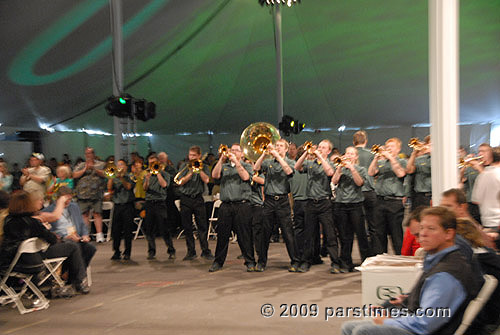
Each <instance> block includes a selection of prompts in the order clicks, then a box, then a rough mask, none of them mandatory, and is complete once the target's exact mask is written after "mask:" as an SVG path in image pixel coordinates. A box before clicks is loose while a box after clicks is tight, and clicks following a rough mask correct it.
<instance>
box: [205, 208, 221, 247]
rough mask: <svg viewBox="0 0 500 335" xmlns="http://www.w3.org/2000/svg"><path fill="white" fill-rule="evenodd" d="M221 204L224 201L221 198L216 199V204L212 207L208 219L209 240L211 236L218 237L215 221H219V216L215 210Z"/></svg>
mask: <svg viewBox="0 0 500 335" xmlns="http://www.w3.org/2000/svg"><path fill="white" fill-rule="evenodd" d="M221 204H222V201H221V200H220V199H217V200H215V201H214V206H213V207H212V215H211V216H210V219H208V234H207V240H210V236H213V237H214V238H217V232H216V231H215V227H214V222H217V219H218V218H217V217H216V216H215V211H216V209H218V208H219V207H220V205H221Z"/></svg>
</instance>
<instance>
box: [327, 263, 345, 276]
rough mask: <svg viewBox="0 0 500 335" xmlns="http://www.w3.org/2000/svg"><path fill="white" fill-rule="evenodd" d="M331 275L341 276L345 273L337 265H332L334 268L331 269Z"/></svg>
mask: <svg viewBox="0 0 500 335" xmlns="http://www.w3.org/2000/svg"><path fill="white" fill-rule="evenodd" d="M330 273H332V274H339V273H343V272H342V270H341V269H340V267H339V266H338V265H337V264H334V265H332V268H331V269H330Z"/></svg>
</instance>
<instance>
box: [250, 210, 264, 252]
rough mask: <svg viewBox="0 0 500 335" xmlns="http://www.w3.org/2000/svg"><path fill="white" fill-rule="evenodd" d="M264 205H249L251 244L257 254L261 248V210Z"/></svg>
mask: <svg viewBox="0 0 500 335" xmlns="http://www.w3.org/2000/svg"><path fill="white" fill-rule="evenodd" d="M263 209H264V205H251V215H252V238H253V245H254V248H255V253H256V254H257V256H259V253H260V250H261V248H262V239H263V237H262V229H263V228H262V223H263V218H262V211H263Z"/></svg>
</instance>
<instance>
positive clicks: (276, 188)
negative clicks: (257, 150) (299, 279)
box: [254, 139, 300, 272]
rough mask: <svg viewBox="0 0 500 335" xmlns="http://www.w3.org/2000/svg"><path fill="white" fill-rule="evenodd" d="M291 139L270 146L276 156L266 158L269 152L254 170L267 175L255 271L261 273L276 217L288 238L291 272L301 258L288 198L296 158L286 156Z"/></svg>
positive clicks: (257, 162) (260, 158)
mask: <svg viewBox="0 0 500 335" xmlns="http://www.w3.org/2000/svg"><path fill="white" fill-rule="evenodd" d="M287 150H288V142H287V141H285V140H284V139H280V140H278V141H277V142H276V144H275V145H274V146H273V145H269V146H268V152H269V154H270V155H272V156H273V158H270V159H265V158H266V152H264V153H262V155H261V156H260V157H259V159H257V161H256V162H255V166H254V168H255V170H256V171H261V172H262V173H263V174H264V176H265V182H264V209H263V219H264V222H263V230H262V246H261V250H259V252H258V255H259V259H258V262H257V266H256V267H255V271H257V272H262V271H264V270H265V269H266V265H267V252H268V250H269V240H270V238H271V233H272V229H273V222H274V218H275V217H276V218H277V219H278V221H279V223H280V226H281V232H282V234H283V239H284V240H285V244H286V249H287V251H288V256H290V261H291V266H290V268H289V271H292V272H297V269H298V266H299V261H300V260H299V258H298V257H297V251H296V248H295V239H294V234H293V227H292V217H291V208H290V203H289V201H288V193H290V184H289V182H288V180H289V178H291V177H292V175H293V172H294V171H293V168H292V166H293V161H292V160H290V159H289V158H286V157H285V155H286V152H287Z"/></svg>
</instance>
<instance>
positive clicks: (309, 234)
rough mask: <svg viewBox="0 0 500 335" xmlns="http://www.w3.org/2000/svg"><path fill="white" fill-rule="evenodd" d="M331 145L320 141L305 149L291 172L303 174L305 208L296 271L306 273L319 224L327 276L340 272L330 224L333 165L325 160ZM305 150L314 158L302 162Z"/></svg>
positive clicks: (311, 257) (333, 228)
mask: <svg viewBox="0 0 500 335" xmlns="http://www.w3.org/2000/svg"><path fill="white" fill-rule="evenodd" d="M332 147H333V146H332V143H331V142H330V141H329V140H323V141H321V142H320V143H319V144H318V147H317V148H314V147H312V148H311V149H309V150H306V151H305V152H304V153H303V154H302V156H300V158H299V159H298V160H297V163H295V169H296V170H297V171H299V172H303V173H307V177H308V181H307V190H306V193H307V199H308V201H307V205H306V210H305V220H304V225H305V227H304V253H303V255H302V260H301V264H300V267H299V268H298V271H299V272H307V271H309V268H310V267H311V264H313V258H314V249H315V247H314V246H315V242H314V240H315V236H316V235H317V234H318V232H319V225H320V224H321V225H322V227H323V234H325V235H326V243H327V245H326V249H327V251H328V254H329V255H330V260H331V266H332V268H331V270H330V272H331V273H340V264H339V255H338V244H337V236H336V233H335V226H334V225H333V215H332V202H331V201H330V198H331V196H332V193H331V188H330V179H331V178H330V177H331V176H332V175H333V172H334V170H333V164H332V163H331V162H330V161H329V160H328V155H329V154H330V152H331V151H332ZM308 151H309V152H311V151H312V153H313V154H314V155H315V156H316V157H315V159H314V160H306V156H307V155H308Z"/></svg>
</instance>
